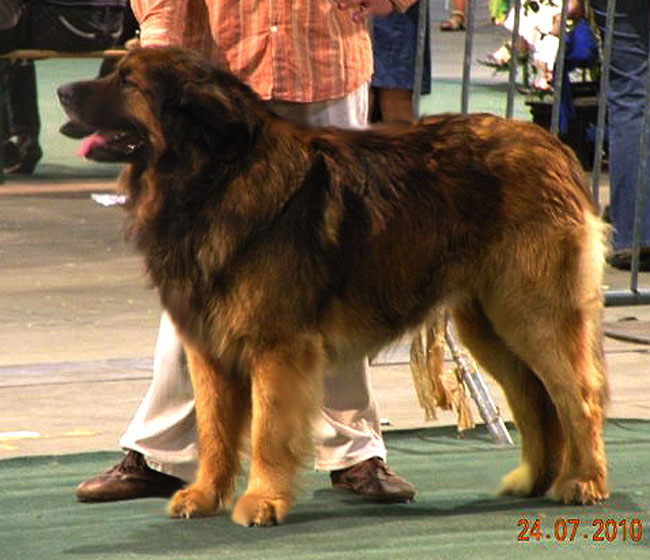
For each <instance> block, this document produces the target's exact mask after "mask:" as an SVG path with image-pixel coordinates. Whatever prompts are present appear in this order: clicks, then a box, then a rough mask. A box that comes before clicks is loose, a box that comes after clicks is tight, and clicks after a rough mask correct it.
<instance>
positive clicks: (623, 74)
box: [591, 0, 650, 251]
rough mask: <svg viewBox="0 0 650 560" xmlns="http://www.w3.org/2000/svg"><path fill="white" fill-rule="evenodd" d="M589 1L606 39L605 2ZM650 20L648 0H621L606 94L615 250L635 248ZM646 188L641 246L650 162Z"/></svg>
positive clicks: (646, 236)
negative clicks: (635, 205)
mask: <svg viewBox="0 0 650 560" xmlns="http://www.w3.org/2000/svg"><path fill="white" fill-rule="evenodd" d="M591 4H592V6H593V9H594V12H595V16H596V21H597V23H598V26H599V27H600V28H601V31H602V34H603V37H604V36H605V18H606V12H607V0H592V2H591ZM649 19H650V3H649V2H648V0H617V2H616V15H615V21H614V35H613V42H612V58H611V64H610V80H609V91H608V92H607V101H608V108H609V156H610V164H609V165H610V189H611V191H610V212H611V219H612V225H613V227H614V237H613V243H614V250H616V251H621V250H627V249H630V248H631V247H632V231H633V227H634V203H635V198H636V196H635V195H636V184H637V173H638V171H637V169H638V162H639V139H640V137H641V130H642V127H643V110H644V106H645V103H647V89H648V42H649V38H650V27H649V25H648V21H649ZM649 155H650V154H645V156H646V157H648V156H649ZM645 192H646V195H645V208H644V210H643V226H642V229H641V246H642V247H650V162H648V167H647V173H646V177H645Z"/></svg>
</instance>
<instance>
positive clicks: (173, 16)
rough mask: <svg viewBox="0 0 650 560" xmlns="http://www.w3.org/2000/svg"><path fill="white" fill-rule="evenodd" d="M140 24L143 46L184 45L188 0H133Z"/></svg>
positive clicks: (134, 11) (134, 10) (133, 7)
mask: <svg viewBox="0 0 650 560" xmlns="http://www.w3.org/2000/svg"><path fill="white" fill-rule="evenodd" d="M131 9H132V10H133V14H134V15H135V18H136V19H137V20H138V23H139V24H140V44H141V45H142V46H143V47H165V46H182V45H183V44H184V43H185V37H184V34H185V24H184V22H185V21H186V18H187V0H131Z"/></svg>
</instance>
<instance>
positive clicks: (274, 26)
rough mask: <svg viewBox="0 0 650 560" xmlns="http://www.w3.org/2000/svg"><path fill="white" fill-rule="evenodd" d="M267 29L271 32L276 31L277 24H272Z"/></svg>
mask: <svg viewBox="0 0 650 560" xmlns="http://www.w3.org/2000/svg"><path fill="white" fill-rule="evenodd" d="M269 31H270V32H271V33H277V32H278V26H277V25H272V26H271V27H270V28H269Z"/></svg>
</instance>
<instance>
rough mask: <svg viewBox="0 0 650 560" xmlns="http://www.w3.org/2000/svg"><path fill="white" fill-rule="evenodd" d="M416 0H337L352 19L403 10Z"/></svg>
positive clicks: (356, 19)
mask: <svg viewBox="0 0 650 560" xmlns="http://www.w3.org/2000/svg"><path fill="white" fill-rule="evenodd" d="M417 1H418V0H339V2H338V6H339V8H340V9H341V10H350V11H351V13H352V19H353V20H354V21H361V20H362V19H363V18H365V17H368V16H387V15H388V14H391V13H392V12H395V11H398V12H405V11H406V10H408V9H409V8H410V7H411V6H412V5H413V4H415V3H416V2H417Z"/></svg>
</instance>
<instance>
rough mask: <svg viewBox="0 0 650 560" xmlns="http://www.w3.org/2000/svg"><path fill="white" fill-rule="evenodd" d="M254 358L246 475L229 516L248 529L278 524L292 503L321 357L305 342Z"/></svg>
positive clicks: (317, 398)
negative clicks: (248, 467) (239, 495)
mask: <svg viewBox="0 0 650 560" xmlns="http://www.w3.org/2000/svg"><path fill="white" fill-rule="evenodd" d="M255 356H256V357H255V359H254V363H253V369H252V396H253V399H252V400H253V417H252V429H251V468H250V476H249V480H248V488H247V489H246V492H245V493H244V494H243V495H242V497H241V498H240V499H239V500H238V501H237V504H236V506H235V509H234V511H233V514H232V518H233V521H235V522H236V523H239V524H240V525H245V526H249V527H251V526H257V527H261V526H268V525H276V524H278V523H281V522H282V521H283V520H284V518H285V516H286V514H287V512H288V511H289V509H290V507H291V505H292V504H293V501H294V498H295V479H296V475H297V473H298V470H299V469H300V467H301V466H302V465H303V460H304V454H305V451H306V449H307V448H308V446H309V444H310V442H311V435H312V420H313V417H314V413H315V411H317V410H318V407H319V405H320V402H321V387H322V377H321V375H322V358H321V356H322V354H321V352H320V350H319V347H318V346H317V345H316V344H313V343H311V341H310V340H309V339H307V340H301V341H294V342H292V343H291V344H290V345H284V346H283V347H281V348H275V349H273V350H272V351H265V352H261V353H255Z"/></svg>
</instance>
